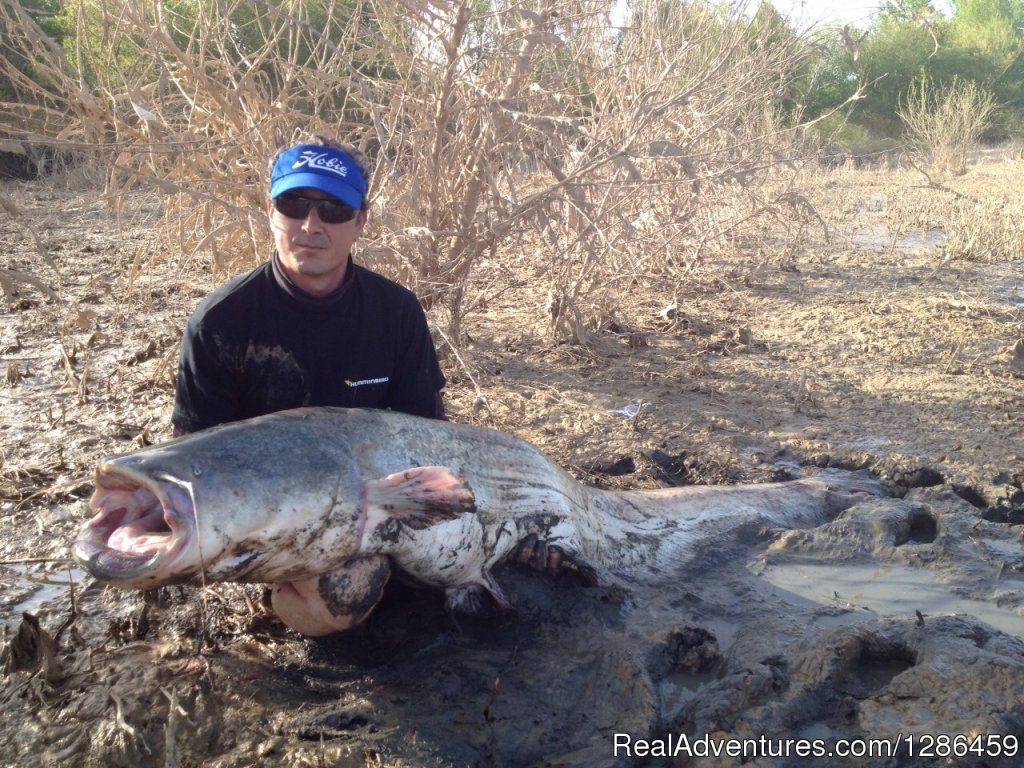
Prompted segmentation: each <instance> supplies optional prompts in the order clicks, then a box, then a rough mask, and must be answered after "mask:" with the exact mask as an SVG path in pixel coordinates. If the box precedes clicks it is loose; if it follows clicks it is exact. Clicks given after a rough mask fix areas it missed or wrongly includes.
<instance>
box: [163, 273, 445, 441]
mask: <svg viewBox="0 0 1024 768" xmlns="http://www.w3.org/2000/svg"><path fill="white" fill-rule="evenodd" d="M444 385H445V379H444V375H443V374H442V373H441V369H440V367H439V366H438V362H437V354H436V352H435V350H434V343H433V340H432V339H431V338H430V333H429V331H428V329H427V321H426V317H425V316H424V314H423V309H422V307H421V306H420V303H419V301H418V300H417V299H416V296H415V294H413V293H412V291H410V290H408V289H406V288H403V287H402V286H400V285H398V284H397V283H394V282H392V281H390V280H388V279H386V278H384V277H382V276H380V275H378V274H376V273H374V272H371V271H369V270H368V269H365V268H363V267H360V266H358V265H356V264H354V263H353V262H352V261H351V259H350V260H349V265H348V272H347V274H346V278H345V281H344V282H343V283H342V285H340V286H339V287H338V288H337V290H335V291H334V292H333V293H331V294H329V295H328V296H324V297H315V296H311V295H309V294H307V293H304V292H303V291H301V290H299V289H298V288H297V287H295V286H294V285H293V284H292V283H291V282H290V281H289V280H288V279H287V277H286V276H285V275H284V273H283V272H282V271H281V269H280V267H279V266H278V264H277V257H276V256H275V257H274V258H273V259H272V260H271V261H268V262H267V263H265V264H262V265H260V266H259V267H257V268H256V269H255V270H253V271H252V272H250V273H249V274H247V275H242V276H240V277H237V278H235V279H234V280H231V281H230V282H228V283H226V284H225V285H223V286H221V287H220V288H218V289H217V290H216V291H214V292H213V293H212V294H210V296H208V297H207V298H206V299H205V300H204V301H203V302H202V303H201V304H200V305H199V307H198V308H197V309H196V311H195V313H194V314H193V315H192V317H191V318H190V319H189V322H188V325H187V327H186V328H185V334H184V336H183V338H182V341H181V355H180V358H179V363H178V379H177V390H176V395H175V402H174V413H173V415H172V417H171V418H172V422H173V424H174V427H175V431H177V432H195V431H197V430H200V429H205V428H206V427H211V426H214V425H216V424H222V423H224V422H228V421H237V420H239V419H245V418H249V417H251V416H259V415H262V414H264V413H273V412H275V411H282V410H285V409H288V408H298V407H301V406H308V405H313V406H325V405H333V406H342V407H348V408H390V409H392V410H396V411H404V412H405V413H411V414H414V415H417V416H428V417H438V416H443V410H440V409H439V403H440V398H439V396H438V393H439V392H440V390H441V389H442V388H443V387H444Z"/></svg>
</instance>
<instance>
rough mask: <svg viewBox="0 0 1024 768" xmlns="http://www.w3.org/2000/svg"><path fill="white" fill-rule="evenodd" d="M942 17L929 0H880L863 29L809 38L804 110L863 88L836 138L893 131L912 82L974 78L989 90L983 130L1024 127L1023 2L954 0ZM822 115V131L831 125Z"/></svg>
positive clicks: (823, 110) (935, 84) (938, 83)
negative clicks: (991, 110)
mask: <svg viewBox="0 0 1024 768" xmlns="http://www.w3.org/2000/svg"><path fill="white" fill-rule="evenodd" d="M952 10H953V13H952V15H951V16H950V17H949V18H946V17H944V16H943V15H942V14H940V13H939V12H938V11H937V10H936V9H935V6H934V5H933V3H932V2H931V0H886V2H885V3H884V4H883V5H882V7H881V9H880V11H879V14H878V15H877V17H876V18H875V19H874V20H873V22H872V24H871V25H870V26H869V27H868V28H867V29H866V30H858V29H851V28H849V27H845V28H842V29H840V28H839V27H838V26H835V25H832V26H827V27H823V28H821V29H819V30H816V31H815V32H814V33H813V34H814V35H815V36H814V38H812V41H813V45H815V46H816V50H817V55H816V56H815V57H814V64H813V65H812V66H811V67H810V69H809V71H808V74H807V76H806V77H805V78H804V79H803V80H802V85H801V86H800V87H801V89H802V98H803V100H804V103H805V105H806V109H807V116H808V117H811V118H814V117H818V116H820V115H824V114H827V113H828V112H829V110H834V109H836V108H837V107H839V106H840V105H841V104H843V103H844V102H845V101H846V100H848V99H850V97H851V96H852V95H853V94H854V93H856V92H857V89H858V87H862V88H863V89H864V91H863V97H862V98H859V99H856V100H855V102H854V103H853V104H852V105H851V107H850V108H849V109H848V110H844V114H845V118H846V120H847V121H848V124H847V125H846V126H845V128H844V130H843V132H841V133H840V141H842V140H843V139H844V138H845V139H846V140H847V143H849V141H850V140H851V138H852V137H855V136H859V137H862V138H863V137H864V136H865V135H869V136H871V137H873V138H874V140H876V141H877V140H878V139H881V138H886V137H889V138H893V137H899V136H901V135H902V134H903V130H904V123H903V121H902V120H901V119H900V118H899V116H898V111H899V108H900V105H901V103H904V102H906V100H907V99H908V98H909V97H910V94H911V90H912V88H913V87H914V85H913V84H914V83H916V82H920V81H921V80H922V79H927V80H928V82H929V83H930V84H931V87H932V88H933V89H937V90H942V89H946V88H950V87H952V86H953V84H954V82H955V81H959V82H960V83H961V84H963V83H973V84H974V85H975V86H976V87H977V88H978V89H980V90H982V91H986V92H991V93H992V94H993V96H994V101H995V106H996V110H997V116H996V117H995V118H994V119H993V121H992V124H991V126H990V128H989V130H988V133H987V134H986V135H987V136H988V137H989V138H1001V137H1005V136H1006V135H1008V134H1009V133H1015V132H1019V131H1020V129H1021V128H1022V127H1024V0H954V2H953V9H952ZM837 122H838V121H836V120H832V121H826V122H825V123H824V124H823V128H824V130H825V131H826V132H828V131H836V130H838V128H839V126H838V125H837Z"/></svg>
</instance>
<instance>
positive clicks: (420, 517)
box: [366, 467, 476, 530]
mask: <svg viewBox="0 0 1024 768" xmlns="http://www.w3.org/2000/svg"><path fill="white" fill-rule="evenodd" d="M366 501H367V504H368V505H370V506H373V507H377V508H378V509H382V510H384V511H385V512H386V513H387V514H388V515H389V516H391V517H393V518H395V519H397V520H400V521H401V522H402V523H404V524H405V525H407V526H409V527H410V528H412V529H414V530H422V529H424V528H428V527H429V526H431V525H436V524H437V523H441V522H444V521H445V520H452V519H454V518H456V517H459V516H460V515H462V514H465V513H467V512H476V498H475V497H474V496H473V491H472V490H471V489H470V487H469V485H468V484H467V483H466V481H465V480H463V479H462V478H460V477H459V476H458V475H456V474H455V473H454V472H452V470H450V469H448V468H447V467H414V468H412V469H406V470H404V471H402V472H395V473H394V474H392V475H388V476H387V477H385V478H384V479H383V480H370V481H369V482H367V484H366Z"/></svg>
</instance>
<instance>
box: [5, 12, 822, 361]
mask: <svg viewBox="0 0 1024 768" xmlns="http://www.w3.org/2000/svg"><path fill="white" fill-rule="evenodd" d="M613 5H615V4H614V3H612V2H610V0H539V1H538V2H533V3H530V4H518V3H510V4H507V3H504V2H492V3H479V2H476V3H470V2H455V3H423V2H420V1H419V0H398V1H397V2H396V1H394V0H391V1H389V2H383V0H380V1H379V2H378V1H377V0H361V1H359V0H357V2H355V3H354V4H352V5H341V4H338V5H335V4H333V3H332V2H331V0H294V2H291V3H289V4H287V6H283V7H285V8H287V11H285V10H282V9H281V8H278V7H277V6H275V5H271V4H269V3H266V2H263V0H236V2H234V3H233V4H232V3H231V2H228V3H221V4H219V5H218V4H211V3H208V2H199V3H196V4H178V5H173V6H172V5H171V4H168V3H165V2H161V1H160V0H158V2H156V3H155V4H154V5H152V6H151V5H149V4H141V3H137V2H135V1H134V0H83V2H82V3H81V4H80V5H79V9H80V10H79V23H78V39H77V40H76V41H74V44H73V46H71V49H72V50H74V51H75V52H76V55H75V56H74V57H72V58H69V57H68V55H67V54H66V53H65V51H64V50H62V49H60V48H58V47H56V46H54V45H53V44H52V43H51V42H50V41H48V40H47V39H45V36H42V34H41V32H40V31H39V30H38V28H37V27H36V26H35V24H34V23H33V22H32V21H31V19H29V18H28V17H27V16H26V15H25V14H24V12H23V11H21V9H20V6H19V5H18V3H17V2H16V0H0V13H2V14H3V15H2V17H0V25H2V26H3V28H5V29H6V30H7V31H8V32H10V40H9V41H8V44H9V46H10V47H11V48H12V49H17V50H19V51H20V52H21V55H22V56H24V57H25V58H26V59H27V60H29V61H31V63H32V66H31V67H30V68H29V70H30V71H28V72H24V73H17V72H9V73H6V72H5V74H7V75H8V76H9V77H11V78H12V81H11V82H12V88H13V89H14V90H15V91H16V92H17V93H18V94H19V97H18V99H17V100H16V102H15V103H8V104H4V105H2V107H0V110H2V113H3V117H4V118H5V119H4V120H3V124H4V125H5V127H4V128H3V129H0V130H2V134H0V138H3V139H8V140H16V141H19V142H22V143H24V144H28V145H47V146H60V147H78V148H81V149H83V150H88V151H89V152H90V153H91V155H90V159H91V161H92V162H94V163H96V167H97V168H99V169H101V170H102V172H103V175H104V177H105V179H106V183H105V186H106V190H105V191H106V195H107V198H108V200H109V201H110V204H111V206H112V208H113V209H114V210H117V209H118V207H119V205H120V201H122V200H123V199H124V196H125V195H127V194H129V193H130V192H131V191H132V190H133V189H135V188H138V187H140V186H143V187H148V188H152V187H154V186H155V187H156V188H158V189H159V190H160V191H161V192H163V193H164V194H165V196H166V198H165V206H164V211H165V216H164V221H163V228H164V230H165V233H166V234H167V235H168V236H169V237H173V238H174V239H175V240H176V241H177V243H176V247H177V248H178V249H179V250H180V252H181V253H182V254H183V255H185V256H188V255H191V254H193V253H198V252H209V253H211V254H212V256H213V261H214V265H215V269H216V273H217V274H218V275H220V276H224V275H226V274H227V273H229V272H231V271H236V270H237V269H239V268H240V266H241V264H242V263H250V262H253V261H256V260H259V259H263V258H266V256H267V255H268V253H267V249H268V247H269V238H268V237H267V233H266V231H265V226H266V223H265V214H264V202H263V199H262V194H263V192H262V191H263V190H264V189H266V186H267V179H266V168H265V165H266V159H267V158H268V157H269V156H270V155H272V154H273V152H274V151H275V150H276V149H277V148H279V147H280V146H281V145H283V144H284V143H286V142H287V141H288V140H289V139H290V138H291V137H292V136H293V135H294V131H295V129H297V128H304V129H308V130H317V131H322V132H326V133H332V134H335V135H337V136H339V137H340V138H342V139H344V140H347V141H350V142H351V143H353V144H355V145H357V146H359V147H360V148H361V149H363V150H365V151H367V152H368V153H369V154H370V155H371V156H372V157H373V159H374V162H375V176H374V181H373V185H372V188H371V196H373V197H374V199H375V211H376V212H375V214H374V216H372V217H371V222H372V223H371V229H370V231H369V232H368V233H367V234H368V237H367V239H366V244H365V250H364V258H366V259H368V260H369V261H371V263H373V264H374V265H375V266H377V267H378V268H379V269H381V270H382V271H384V272H386V273H388V274H391V275H392V276H395V277H397V278H399V279H401V280H403V281H404V282H406V283H408V284H410V285H411V286H412V287H413V288H414V289H415V290H416V291H417V293H418V294H419V295H420V296H421V298H422V299H423V301H424V303H425V304H426V305H427V306H428V307H431V308H434V309H435V318H436V319H441V315H443V316H444V319H443V321H444V324H445V325H446V327H447V331H448V335H449V338H451V339H454V340H456V343H457V340H458V339H459V337H460V330H461V322H462V319H463V316H464V315H465V312H466V311H467V306H468V304H467V301H466V295H465V294H466V290H467V286H468V285H469V279H470V275H471V272H472V271H473V270H474V268H478V267H479V265H480V264H481V263H482V262H483V261H484V260H486V259H488V258H489V257H490V256H492V255H493V254H496V253H498V252H499V251H500V252H501V253H502V254H505V255H511V256H512V257H513V258H514V259H515V263H516V264H517V267H518V268H521V269H522V270H524V271H525V272H526V274H525V277H527V278H528V279H532V280H535V281H536V282H538V283H539V284H540V285H541V286H542V287H547V288H548V289H549V294H550V297H551V300H550V302H549V308H550V311H551V313H552V318H553V321H554V323H555V325H556V327H557V328H558V329H559V332H560V333H561V334H562V335H564V336H567V337H572V338H575V339H576V340H579V341H583V342H585V341H586V337H587V334H588V333H589V332H590V331H592V330H593V329H594V328H600V327H601V325H602V323H603V322H605V321H606V320H607V318H609V317H610V316H611V315H612V314H613V313H614V310H615V304H616V298H615V291H616V290H623V289H629V288H628V287H629V286H631V285H636V284H637V283H638V282H643V281H648V280H651V279H652V278H656V279H659V280H665V279H666V278H668V279H669V280H678V279H685V278H686V276H687V275H688V274H689V272H691V271H692V270H693V269H695V268H696V267H698V266H699V265H700V264H701V263H702V261H703V259H705V258H706V256H707V255H708V253H711V252H713V251H714V249H716V248H721V247H727V246H729V245H730V244H731V243H732V242H734V241H735V239H736V238H737V237H739V236H740V235H741V234H742V233H744V232H748V233H749V232H757V231H760V228H762V227H764V226H766V225H770V224H771V223H772V222H774V221H776V220H785V219H786V218H787V217H792V216H796V217H797V218H800V217H803V219H807V218H808V217H807V210H806V207H807V206H805V205H803V203H805V202H806V200H804V199H803V198H802V196H801V195H800V194H799V191H798V190H796V189H794V187H793V183H794V179H795V178H797V177H796V168H797V166H796V163H795V156H794V149H793V145H794V142H792V141H791V140H790V135H789V133H788V132H787V131H786V130H785V129H784V128H783V124H784V122H785V121H784V120H783V115H782V112H783V105H784V103H785V95H786V93H787V86H788V84H789V80H790V73H792V72H795V71H796V70H797V69H798V66H799V64H800V63H801V60H802V57H803V56H804V55H805V53H806V50H807V49H806V46H804V45H803V43H802V41H800V40H799V39H797V38H796V37H795V36H793V35H788V36H787V35H785V34H780V33H779V30H778V29H777V28H773V27H772V26H771V25H766V24H763V23H761V22H758V23H753V22H752V21H751V20H750V15H751V13H750V12H751V9H749V8H747V7H746V6H745V5H744V4H743V3H739V4H732V5H731V6H726V5H724V4H723V5H722V6H720V7H719V6H713V5H703V4H689V3H688V4H683V3H680V4H661V3H656V2H640V3H637V4H636V6H635V11H634V12H633V15H632V17H631V20H630V21H629V23H628V24H627V25H626V26H624V27H622V28H616V27H614V26H612V24H611V23H610V18H611V14H612V9H613ZM182 9H186V10H182ZM188 9H191V10H188ZM186 11H187V12H186ZM3 64H4V68H5V70H11V69H12V65H11V62H10V60H4V62H3ZM14 118H17V119H14ZM790 122H792V120H790ZM437 310H440V311H441V314H440V315H439V314H438V312H437Z"/></svg>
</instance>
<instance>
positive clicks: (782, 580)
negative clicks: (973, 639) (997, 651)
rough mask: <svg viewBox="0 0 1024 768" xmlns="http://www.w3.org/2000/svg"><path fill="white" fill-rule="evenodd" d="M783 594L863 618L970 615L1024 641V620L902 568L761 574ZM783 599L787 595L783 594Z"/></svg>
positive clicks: (782, 568) (799, 567)
mask: <svg viewBox="0 0 1024 768" xmlns="http://www.w3.org/2000/svg"><path fill="white" fill-rule="evenodd" d="M761 577H762V578H764V579H767V580H768V581H769V582H770V583H771V584H772V585H774V586H775V587H777V588H778V589H779V590H784V591H786V592H790V593H792V594H794V595H798V596H799V597H801V598H804V599H806V600H810V601H812V602H815V603H818V604H819V605H823V606H839V607H843V608H847V609H850V610H851V611H853V612H855V615H861V614H863V615H862V616H861V618H867V617H872V618H874V617H883V616H904V617H906V616H913V617H915V618H916V617H917V614H918V613H920V614H921V617H922V618H921V619H919V621H923V620H924V619H925V618H926V617H932V616H942V615H947V614H967V615H970V616H974V617H976V618H977V619H980V620H981V621H983V622H985V623H986V624H988V625H989V626H992V627H994V628H996V629H998V630H999V631H1001V632H1006V633H1007V634H1011V635H1016V636H1018V637H1024V617H1022V616H1020V615H1018V614H1017V613H1016V612H1014V611H1012V610H1008V609H1004V608H1000V607H998V606H995V605H992V604H990V603H987V602H984V601H982V600H972V599H969V598H964V597H960V596H958V595H956V594H954V593H953V592H952V591H951V590H950V587H949V585H947V584H944V583H943V582H942V581H941V580H940V579H939V578H938V577H937V576H936V575H935V574H934V573H932V572H930V571H929V570H927V569H924V568H910V567H907V566H903V565H898V564H892V563H884V564H878V563H874V564H848V563H839V564H837V563H831V564H821V563H799V564H794V563H786V564H779V565H771V566H769V567H768V568H767V570H765V571H764V572H762V573H761ZM783 599H785V595H783Z"/></svg>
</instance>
